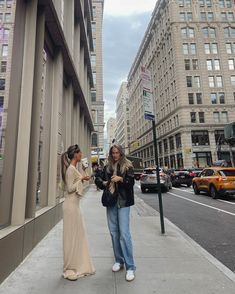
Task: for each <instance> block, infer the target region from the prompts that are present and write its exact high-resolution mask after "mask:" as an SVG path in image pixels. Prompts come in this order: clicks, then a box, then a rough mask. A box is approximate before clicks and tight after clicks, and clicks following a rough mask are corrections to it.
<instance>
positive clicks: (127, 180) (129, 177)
mask: <svg viewBox="0 0 235 294" xmlns="http://www.w3.org/2000/svg"><path fill="white" fill-rule="evenodd" d="M134 184H135V177H134V170H133V168H132V167H130V168H129V169H128V170H127V171H126V172H125V174H124V176H123V181H122V182H120V183H119V185H120V186H124V187H127V188H132V187H133V186H134Z"/></svg>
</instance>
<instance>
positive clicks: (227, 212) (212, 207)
mask: <svg viewBox="0 0 235 294" xmlns="http://www.w3.org/2000/svg"><path fill="white" fill-rule="evenodd" d="M167 194H170V195H173V196H175V197H178V198H181V199H184V200H187V201H190V202H193V203H196V204H199V205H202V206H205V207H208V208H211V209H214V210H217V211H220V212H224V213H226V214H229V215H232V216H235V213H232V212H229V211H226V210H223V209H220V208H217V207H214V206H210V205H207V204H204V203H201V202H198V201H195V200H192V199H188V198H185V197H183V196H180V195H177V194H174V193H171V192H168V193H167Z"/></svg>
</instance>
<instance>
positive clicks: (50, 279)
mask: <svg viewBox="0 0 235 294" xmlns="http://www.w3.org/2000/svg"><path fill="white" fill-rule="evenodd" d="M100 196H101V192H97V191H96V189H95V187H94V186H91V187H90V189H89V191H88V192H87V193H86V195H85V197H84V200H83V204H82V206H83V212H84V216H85V219H86V224H87V231H88V235H89V243H90V249H91V254H92V257H93V261H94V264H95V267H96V271H97V272H96V275H94V276H90V277H86V278H81V279H79V280H77V281H75V282H71V281H68V280H65V279H63V278H62V268H63V256H62V222H60V223H59V224H58V225H57V226H56V227H55V228H53V230H52V231H51V232H50V233H49V234H48V235H47V236H46V237H45V238H44V239H43V240H42V241H41V242H40V243H39V244H38V246H37V247H36V248H35V249H34V250H33V251H32V253H31V254H30V255H29V256H28V257H27V258H26V260H25V261H24V262H23V263H22V264H21V265H20V266H19V267H18V268H17V269H16V270H15V272H13V273H12V274H11V275H10V276H9V277H8V278H7V279H6V280H5V281H4V282H3V283H2V284H1V285H0V294H19V293H22V294H39V293H40V294H42V293H43V294H52V293H56V294H62V293H63V294H66V293H69V294H73V293H76V294H77V293H78V294H79V293H83V294H91V293H92V294H94V293H95V294H114V293H115V294H116V293H118V294H119V293H124V294H129V293H133V294H142V293H145V294H152V293H160V294H182V293H186V294H214V293H218V294H222V293H224V294H234V293H235V274H234V273H232V272H231V271H230V270H228V269H227V268H226V267H224V266H223V265H222V264H221V263H220V262H218V261H217V260H215V259H214V258H213V257H212V256H211V255H209V254H208V253H207V252H206V251H205V250H203V249H202V248H201V247H200V246H199V245H197V244H196V243H195V242H194V241H193V240H192V239H190V238H189V237H188V236H187V235H185V234H184V233H183V232H182V231H180V230H179V229H178V228H177V227H176V226H174V225H173V224H172V223H170V222H169V221H167V220H166V223H165V225H166V234H165V235H164V236H162V235H161V233H160V223H159V215H158V213H157V212H156V211H155V210H153V209H152V208H150V207H149V206H148V205H146V204H145V203H144V202H143V201H142V200H140V199H139V198H137V199H136V205H135V206H134V207H133V208H132V214H131V224H132V236H133V244H134V251H135V260H136V265H137V272H136V279H135V281H133V282H131V283H128V282H126V281H125V271H121V272H119V273H115V274H114V273H112V272H111V267H112V264H113V253H112V247H111V239H110V236H109V232H108V229H107V225H106V215H105V209H104V208H103V207H102V205H101V204H100ZM156 201H157V198H156ZM0 266H1V265H0Z"/></svg>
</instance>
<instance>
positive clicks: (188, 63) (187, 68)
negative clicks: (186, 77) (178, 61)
mask: <svg viewBox="0 0 235 294" xmlns="http://www.w3.org/2000/svg"><path fill="white" fill-rule="evenodd" d="M184 67H185V70H190V59H185V60H184Z"/></svg>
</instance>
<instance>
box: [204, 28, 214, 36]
mask: <svg viewBox="0 0 235 294" xmlns="http://www.w3.org/2000/svg"><path fill="white" fill-rule="evenodd" d="M202 31H203V34H204V37H205V38H215V37H216V31H215V28H211V27H206V28H203V29H202Z"/></svg>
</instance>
